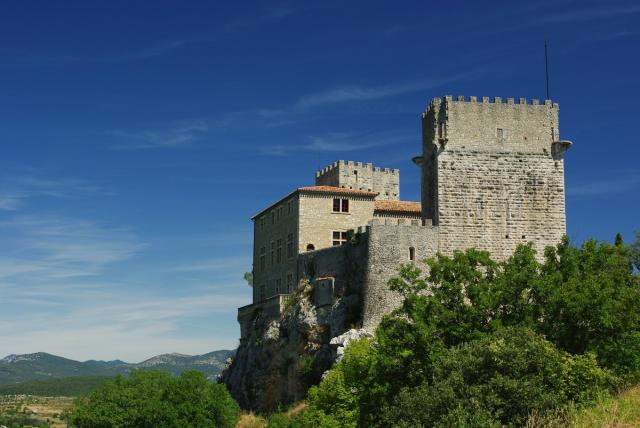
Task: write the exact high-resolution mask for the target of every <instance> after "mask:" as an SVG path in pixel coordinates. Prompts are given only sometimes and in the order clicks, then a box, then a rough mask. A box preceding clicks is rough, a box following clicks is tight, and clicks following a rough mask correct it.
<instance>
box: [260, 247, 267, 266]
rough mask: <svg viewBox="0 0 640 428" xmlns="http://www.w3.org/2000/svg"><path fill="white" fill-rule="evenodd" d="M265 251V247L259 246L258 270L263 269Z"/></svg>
mask: <svg viewBox="0 0 640 428" xmlns="http://www.w3.org/2000/svg"><path fill="white" fill-rule="evenodd" d="M265 253H266V249H265V248H264V247H262V248H260V270H261V271H264V268H265Z"/></svg>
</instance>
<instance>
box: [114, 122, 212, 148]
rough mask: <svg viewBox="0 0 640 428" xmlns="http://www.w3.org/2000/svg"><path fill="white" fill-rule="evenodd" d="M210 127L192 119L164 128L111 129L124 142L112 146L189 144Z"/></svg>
mask: <svg viewBox="0 0 640 428" xmlns="http://www.w3.org/2000/svg"><path fill="white" fill-rule="evenodd" d="M210 129H211V124H210V123H208V122H206V121H202V120H194V121H187V122H178V123H175V124H174V125H173V126H171V127H169V128H165V129H156V130H143V131H121V130H116V131H113V132H112V134H113V136H114V137H116V138H117V139H118V140H120V141H124V143H118V144H116V145H114V146H113V148H114V149H118V150H141V149H157V148H169V147H181V146H189V145H190V144H192V143H193V142H194V141H196V140H197V139H198V138H200V137H201V136H202V135H203V134H204V133H206V132H207V131H209V130H210Z"/></svg>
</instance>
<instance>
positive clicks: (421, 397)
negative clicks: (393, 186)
mask: <svg viewBox="0 0 640 428" xmlns="http://www.w3.org/2000/svg"><path fill="white" fill-rule="evenodd" d="M636 244H637V242H636ZM634 245H635V244H634ZM635 248H637V246H636V247H635ZM634 251H635V249H634V247H633V246H630V247H626V246H625V245H624V244H623V242H622V240H621V239H617V240H616V243H615V244H614V245H608V244H603V243H597V242H595V241H588V242H586V243H585V244H584V245H583V246H582V247H581V248H576V247H574V246H571V245H570V244H569V242H568V240H565V241H564V242H562V243H561V244H559V245H558V246H557V247H555V248H548V249H547V250H546V252H545V255H544V256H545V257H544V259H545V261H544V262H543V263H540V262H538V261H537V260H536V258H535V253H534V250H533V249H532V247H531V246H530V245H522V246H520V247H518V248H517V250H516V251H515V253H514V255H513V256H512V257H511V258H509V259H508V260H506V261H505V262H502V263H498V262H495V261H493V260H492V259H491V258H490V257H489V255H488V253H485V252H482V251H476V250H473V249H472V250H467V251H465V252H456V253H455V254H454V255H453V257H445V256H437V257H435V258H433V259H430V260H427V261H426V264H427V265H428V269H427V272H428V274H426V275H424V274H423V273H422V271H421V270H420V269H419V268H418V267H417V266H415V265H406V266H403V267H402V268H401V270H400V276H399V277H398V278H395V279H394V280H392V281H391V282H390V286H391V287H392V288H393V289H394V290H397V291H398V292H400V293H402V294H403V296H404V303H403V305H402V307H401V308H399V309H398V310H397V311H395V312H394V313H393V314H392V315H390V316H387V317H385V319H384V320H383V322H382V323H381V325H380V326H379V328H378V330H377V331H376V337H375V340H362V341H359V342H356V343H354V344H352V345H350V347H349V348H348V349H347V351H346V354H345V357H344V359H343V360H342V361H341V362H340V363H338V364H337V365H336V366H335V367H334V368H333V369H332V370H331V371H330V372H329V373H328V374H327V375H326V376H325V378H324V379H323V381H322V382H321V384H320V385H319V386H317V387H314V388H312V389H311V390H310V392H309V406H308V408H307V409H305V410H304V411H302V412H300V413H299V414H298V416H296V417H295V418H293V419H292V420H290V421H289V422H288V426H291V427H310V426H314V427H334V426H335V427H358V426H367V427H369V426H372V427H375V426H380V427H382V426H399V427H413V426H469V427H472V426H478V427H480V426H483V427H484V426H522V425H524V424H529V425H530V426H536V425H535V424H533V422H532V420H533V419H532V418H534V416H535V417H536V418H537V420H538V421H548V420H549V419H547V418H549V417H558V415H565V416H564V418H565V419H564V420H565V421H567V420H568V419H567V418H569V417H570V416H571V413H570V412H573V414H575V415H586V413H584V412H587V411H588V410H586V409H588V408H589V407H588V406H589V405H591V404H592V403H594V402H596V403H598V402H600V401H601V400H611V399H610V398H606V397H608V394H609V393H610V392H614V391H616V389H617V388H623V387H625V386H627V385H631V384H634V383H637V382H638V381H639V380H640V278H639V277H638V276H637V275H634V271H633V267H632V264H633V263H634V257H635V255H636V253H634ZM602 397H605V398H602ZM598 400H600V401H598ZM605 402H606V401H605ZM592 409H597V406H596V407H592ZM592 412H597V411H596V410H592ZM585 417H587V416H585ZM276 422H277V423H276ZM284 423H286V421H284V422H283V420H282V418H281V417H280V419H279V420H278V421H274V423H273V426H285V425H283V424H284ZM532 424H533V425H532ZM538 425H540V424H538Z"/></svg>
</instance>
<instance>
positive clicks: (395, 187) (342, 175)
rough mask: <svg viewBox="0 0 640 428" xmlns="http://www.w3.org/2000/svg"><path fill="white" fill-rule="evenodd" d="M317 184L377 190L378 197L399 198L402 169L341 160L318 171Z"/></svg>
mask: <svg viewBox="0 0 640 428" xmlns="http://www.w3.org/2000/svg"><path fill="white" fill-rule="evenodd" d="M316 186H334V187H342V188H346V189H358V190H365V191H368V192H377V193H378V197H377V199H388V200H398V199H399V198H400V170H399V169H394V168H382V167H378V166H373V164H371V163H363V162H355V161H344V160H339V161H337V162H333V163H332V164H331V165H328V166H326V167H324V168H322V169H321V170H319V171H317V172H316Z"/></svg>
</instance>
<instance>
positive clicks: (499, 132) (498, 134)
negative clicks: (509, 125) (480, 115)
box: [496, 128, 507, 140]
mask: <svg viewBox="0 0 640 428" xmlns="http://www.w3.org/2000/svg"><path fill="white" fill-rule="evenodd" d="M496 137H498V139H500V140H504V139H505V138H507V131H506V130H505V129H504V128H498V129H496Z"/></svg>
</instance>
